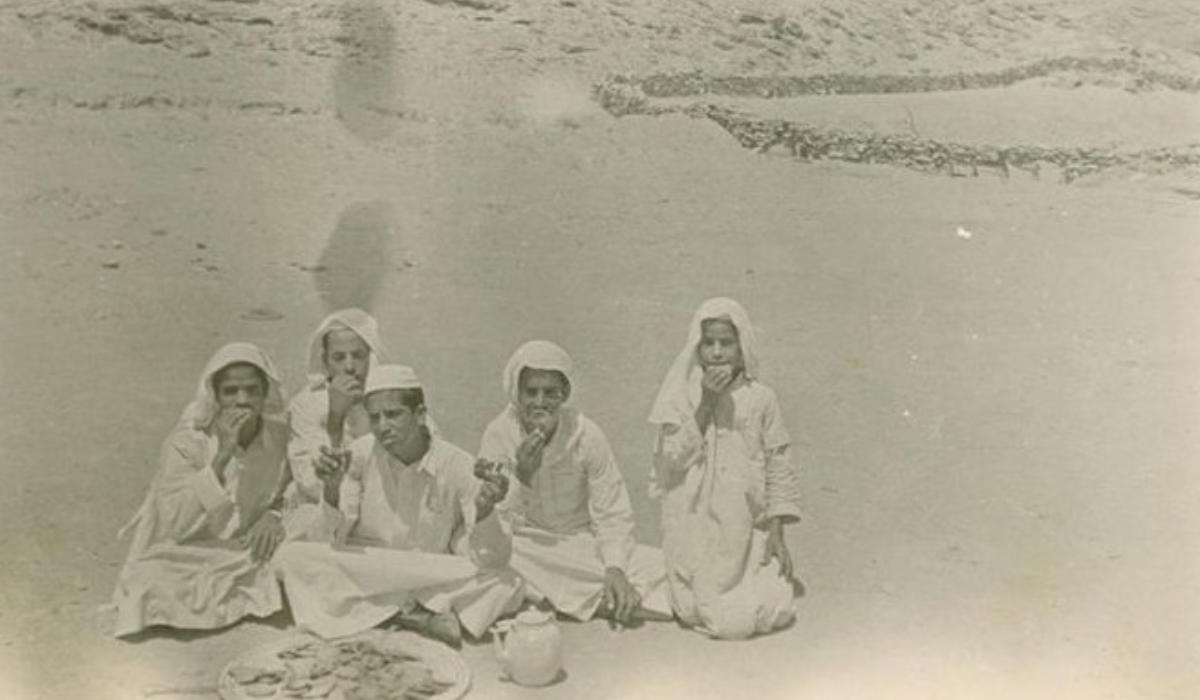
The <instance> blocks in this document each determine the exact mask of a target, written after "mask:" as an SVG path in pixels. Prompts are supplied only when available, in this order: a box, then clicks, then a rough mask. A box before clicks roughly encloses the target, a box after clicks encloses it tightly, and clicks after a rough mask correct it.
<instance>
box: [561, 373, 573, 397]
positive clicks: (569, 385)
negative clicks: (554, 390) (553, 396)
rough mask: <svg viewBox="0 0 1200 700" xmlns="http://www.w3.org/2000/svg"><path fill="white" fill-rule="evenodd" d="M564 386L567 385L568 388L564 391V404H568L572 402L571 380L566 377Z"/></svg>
mask: <svg viewBox="0 0 1200 700" xmlns="http://www.w3.org/2000/svg"><path fill="white" fill-rule="evenodd" d="M563 384H565V385H566V387H565V388H564V389H563V403H566V402H568V401H570V400H571V380H570V379H567V378H566V377H565V376H564V377H563Z"/></svg>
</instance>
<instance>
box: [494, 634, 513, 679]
mask: <svg viewBox="0 0 1200 700" xmlns="http://www.w3.org/2000/svg"><path fill="white" fill-rule="evenodd" d="M512 628H513V621H512V620H501V621H499V622H497V623H496V624H494V625H492V648H493V649H494V650H495V652H496V660H497V661H499V662H500V672H501V673H502V674H503V677H504V678H507V679H509V680H512V673H511V672H510V671H509V668H508V649H506V648H505V642H506V640H507V638H508V633H509V632H511V631H512Z"/></svg>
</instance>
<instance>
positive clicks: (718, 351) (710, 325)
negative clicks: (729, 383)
mask: <svg viewBox="0 0 1200 700" xmlns="http://www.w3.org/2000/svg"><path fill="white" fill-rule="evenodd" d="M702 329H703V333H702V334H701V336H700V346H699V347H697V348H696V352H697V354H698V356H699V358H700V364H701V365H702V366H703V367H705V368H708V367H713V366H716V365H729V366H731V367H733V368H734V369H740V368H741V367H742V345H741V343H740V342H738V334H737V329H736V328H734V327H733V324H732V323H730V322H729V321H723V320H720V319H713V320H711V321H705V322H704V323H703V326H702Z"/></svg>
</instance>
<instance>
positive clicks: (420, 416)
mask: <svg viewBox="0 0 1200 700" xmlns="http://www.w3.org/2000/svg"><path fill="white" fill-rule="evenodd" d="M413 415H415V416H416V417H417V422H418V423H420V424H421V425H425V418H426V416H427V415H428V412H427V411H426V410H425V404H421V405H420V406H417V410H415V411H413Z"/></svg>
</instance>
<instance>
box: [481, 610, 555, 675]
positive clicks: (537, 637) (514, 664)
mask: <svg viewBox="0 0 1200 700" xmlns="http://www.w3.org/2000/svg"><path fill="white" fill-rule="evenodd" d="M492 643H493V644H494V645H495V647H496V659H497V660H498V661H499V662H500V667H501V668H502V669H503V670H504V673H505V674H507V675H508V677H509V678H511V679H512V680H513V681H515V682H517V683H520V684H521V685H546V684H548V683H553V682H554V680H555V679H556V678H558V675H559V672H560V671H562V632H560V631H559V629H558V624H557V623H555V622H554V613H551V612H546V611H544V610H526V611H525V612H523V613H521V614H519V615H517V617H516V619H515V620H501V621H500V622H498V623H496V625H495V626H494V627H492Z"/></svg>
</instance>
